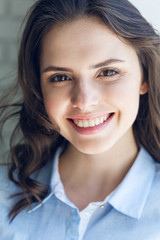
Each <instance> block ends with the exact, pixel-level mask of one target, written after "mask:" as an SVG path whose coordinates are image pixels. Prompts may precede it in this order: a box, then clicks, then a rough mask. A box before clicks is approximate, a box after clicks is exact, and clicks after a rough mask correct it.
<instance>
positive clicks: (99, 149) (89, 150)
mask: <svg viewBox="0 0 160 240" xmlns="http://www.w3.org/2000/svg"><path fill="white" fill-rule="evenodd" d="M73 146H74V147H75V148H76V149H77V150H78V151H79V152H81V153H84V154H89V155H92V154H93V155H95V154H102V153H104V152H106V151H108V150H109V149H110V148H111V147H112V146H107V144H105V145H102V144H97V143H96V144H82V145H75V144H74V145H73Z"/></svg>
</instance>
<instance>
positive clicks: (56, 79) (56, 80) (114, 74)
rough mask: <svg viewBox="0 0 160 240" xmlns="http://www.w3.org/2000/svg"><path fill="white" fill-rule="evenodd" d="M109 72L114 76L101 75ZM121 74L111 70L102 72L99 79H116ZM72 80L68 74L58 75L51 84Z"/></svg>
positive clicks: (52, 79)
mask: <svg viewBox="0 0 160 240" xmlns="http://www.w3.org/2000/svg"><path fill="white" fill-rule="evenodd" d="M109 72H110V73H111V72H112V74H109V75H105V74H104V75H101V73H109ZM119 74H120V72H119V71H118V70H117V69H112V68H109V69H104V70H101V72H100V73H99V74H98V76H97V77H100V78H114V77H115V76H117V75H119ZM59 78H60V79H59ZM71 80H72V79H71V78H70V77H69V76H68V75H66V74H56V75H53V76H51V77H50V78H49V82H53V83H63V82H66V81H71Z"/></svg>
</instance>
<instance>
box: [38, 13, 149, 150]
mask: <svg viewBox="0 0 160 240" xmlns="http://www.w3.org/2000/svg"><path fill="white" fill-rule="evenodd" d="M40 70H41V88H42V94H43V98H44V104H45V108H46V111H47V113H48V116H49V118H50V120H51V122H53V124H55V125H56V126H58V127H59V129H60V134H61V135H62V136H64V137H65V138H66V139H67V140H68V141H69V142H70V143H71V144H72V145H73V146H74V147H75V148H76V149H78V150H79V151H81V152H83V153H88V154H97V153H102V152H105V151H107V150H109V149H110V148H112V147H113V146H114V145H116V146H119V147H120V148H121V147H122V143H123V146H124V147H127V146H128V147H130V148H131V147H132V145H131V142H133V138H134V137H133V131H132V125H133V123H134V121H135V119H136V116H137V112H138V108H139V96H140V94H144V93H145V92H146V91H147V85H146V83H145V82H143V79H142V73H141V68H140V64H139V61H138V57H137V55H136V52H135V50H134V49H133V48H132V47H131V46H128V45H127V44H125V42H124V41H121V40H120V38H118V37H117V36H116V35H115V34H113V33H112V32H111V31H110V30H109V29H108V28H107V27H106V26H105V25H104V24H103V23H102V22H101V21H100V20H99V19H97V18H87V17H86V18H82V19H77V20H75V21H72V22H67V23H61V24H58V25H56V26H54V27H53V28H52V30H51V31H50V32H49V33H48V34H47V35H46V36H45V37H44V39H43V42H42V52H41V62H40Z"/></svg>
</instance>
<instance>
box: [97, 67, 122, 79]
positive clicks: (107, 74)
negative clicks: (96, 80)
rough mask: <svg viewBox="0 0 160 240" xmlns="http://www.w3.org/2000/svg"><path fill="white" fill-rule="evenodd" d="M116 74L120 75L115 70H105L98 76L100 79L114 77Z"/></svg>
mask: <svg viewBox="0 0 160 240" xmlns="http://www.w3.org/2000/svg"><path fill="white" fill-rule="evenodd" d="M116 74H119V73H118V72H117V71H116V70H114V69H105V70H103V71H101V72H100V74H99V75H98V76H100V77H112V76H114V75H116Z"/></svg>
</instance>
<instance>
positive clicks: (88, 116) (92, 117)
mask: <svg viewBox="0 0 160 240" xmlns="http://www.w3.org/2000/svg"><path fill="white" fill-rule="evenodd" d="M111 113H113V112H107V113H97V114H95V113H94V114H89V115H74V116H71V117H69V118H68V119H79V120H89V119H94V118H100V117H104V116H109V115H110V114H111Z"/></svg>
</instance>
